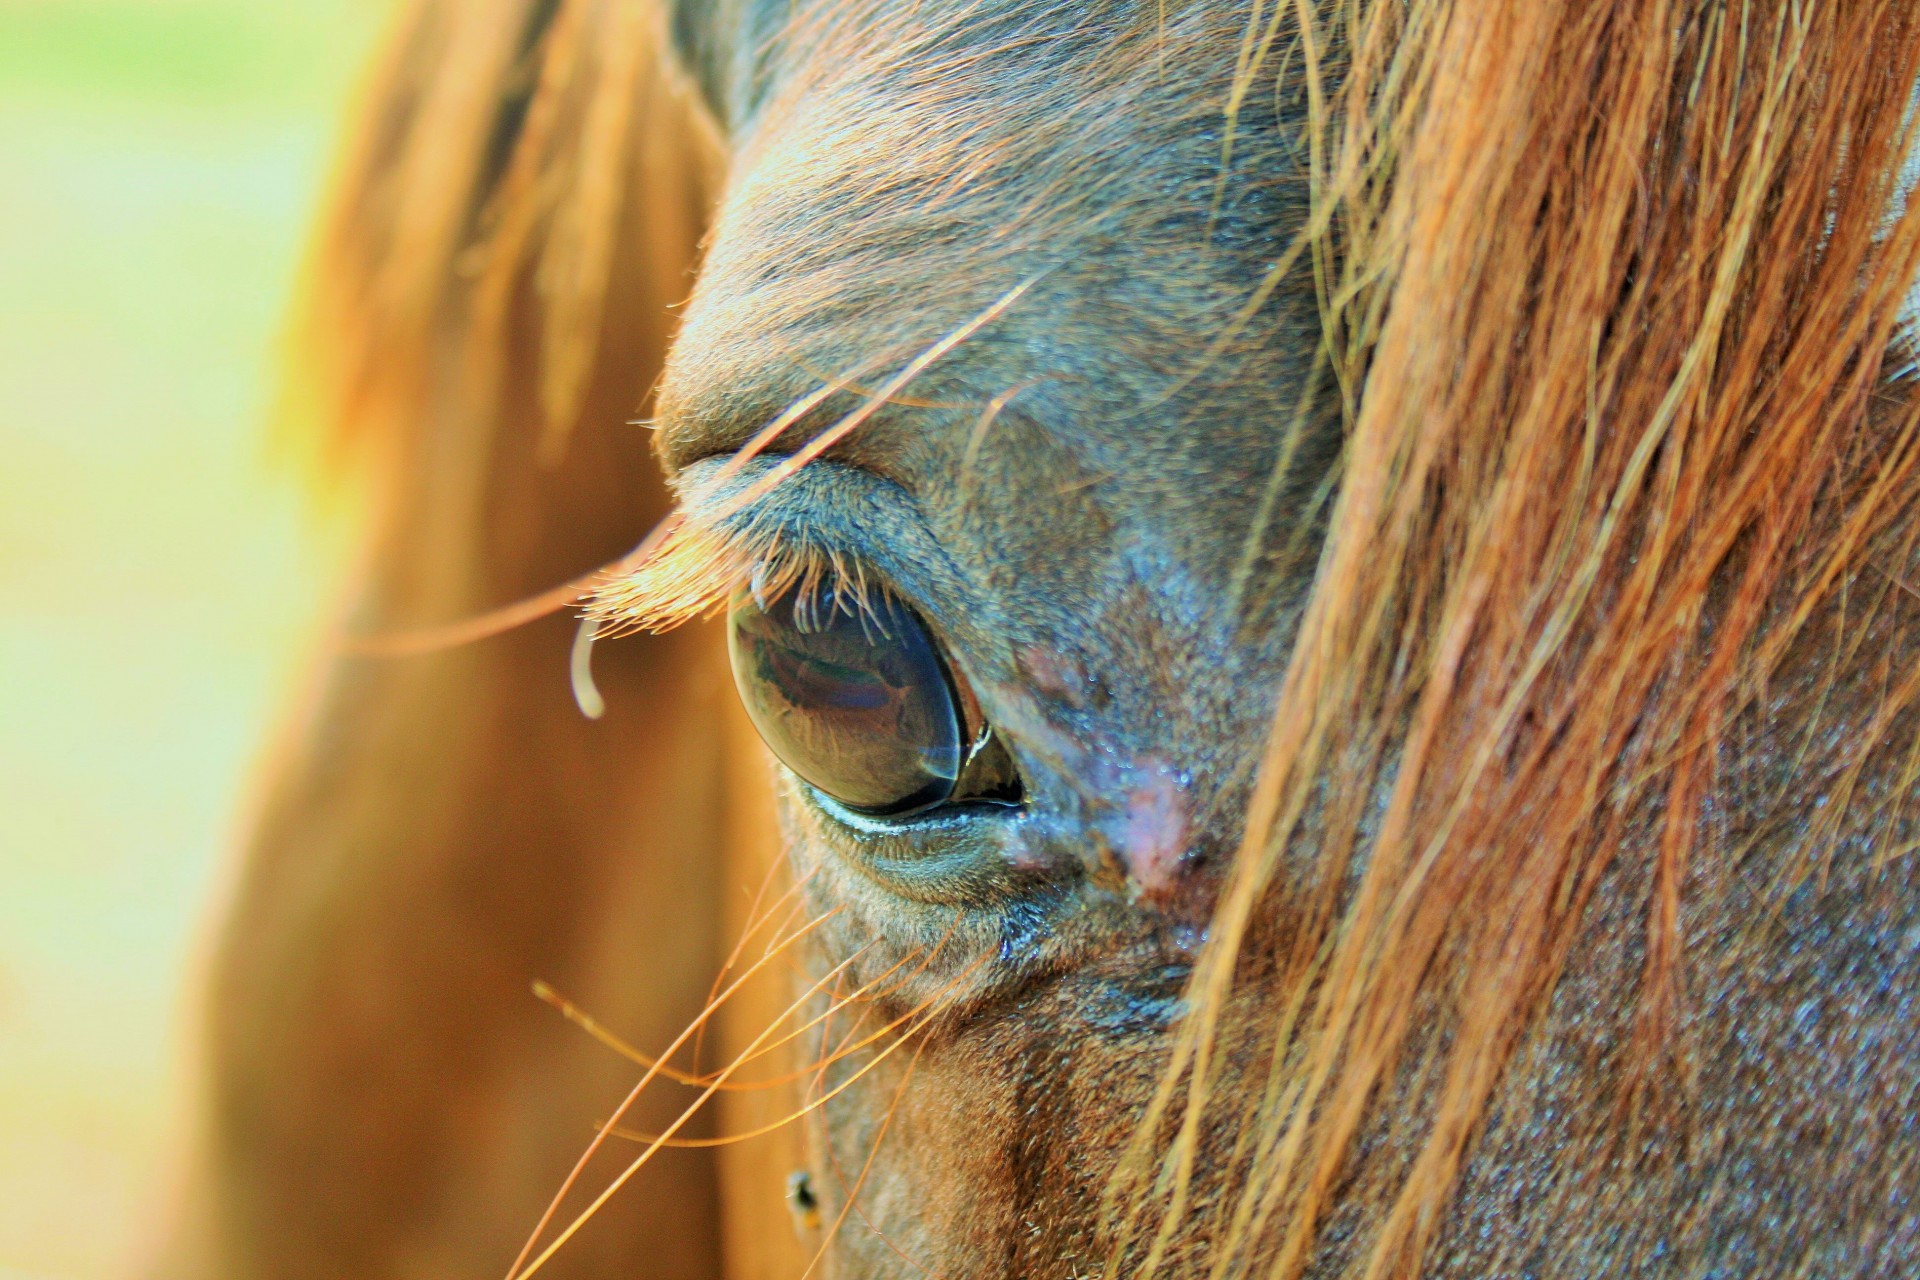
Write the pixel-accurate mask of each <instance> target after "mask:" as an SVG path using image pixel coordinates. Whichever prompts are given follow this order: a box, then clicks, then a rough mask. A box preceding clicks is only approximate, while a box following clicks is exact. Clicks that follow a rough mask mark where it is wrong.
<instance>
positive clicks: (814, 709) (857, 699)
mask: <svg viewBox="0 0 1920 1280" xmlns="http://www.w3.org/2000/svg"><path fill="white" fill-rule="evenodd" d="M727 641H728V651H729V654H730V656H731V657H732V660H733V678H734V682H735V684H737V685H738V686H739V689H740V698H741V701H742V702H744V703H745V704H746V710H747V716H748V718H749V719H751V720H752V721H753V726H754V728H755V729H757V730H759V732H760V737H761V738H762V740H764V741H765V742H766V744H767V747H768V749H769V750H771V751H772V752H773V754H774V755H775V756H776V757H777V758H778V759H779V760H780V762H781V763H782V764H784V765H786V766H787V768H789V769H791V770H793V772H794V773H796V774H798V775H799V776H800V777H801V778H802V779H804V780H805V781H807V782H808V783H811V784H812V785H813V786H814V787H815V788H817V789H818V790H819V791H821V792H823V793H824V794H826V795H828V796H830V797H832V798H833V799H834V800H836V801H838V802H839V803H840V804H842V805H844V806H846V807H847V808H848V809H851V810H853V811H854V812H856V813H861V814H868V815H873V816H901V815H905V814H911V813H916V812H918V811H920V810H923V809H928V808H931V807H933V806H934V805H937V804H940V803H941V802H943V801H945V800H947V799H949V798H950V797H952V796H953V794H954V789H955V786H956V784H957V783H958V782H959V780H960V777H961V772H962V770H963V769H964V768H965V767H966V765H967V763H968V760H969V758H970V757H971V756H972V755H973V754H975V752H974V751H973V750H972V748H973V747H974V742H975V740H974V738H973V737H972V736H970V733H969V726H968V725H967V723H966V713H965V709H964V708H963V706H962V702H961V698H960V696H959V693H958V691H957V689H956V687H955V683H954V680H953V677H952V676H951V675H950V674H949V672H948V669H947V665H946V663H945V661H944V660H943V659H942V658H941V655H940V650H939V648H938V646H937V645H936V644H935V643H934V639H933V637H932V635H931V634H929V632H928V630H927V627H926V624H924V623H923V622H921V621H920V619H919V617H918V616H917V615H916V614H915V613H914V612H913V610H912V609H910V608H908V607H907V606H906V605H905V604H902V603H901V602H900V601H898V600H896V599H894V598H893V597H892V596H891V595H890V594H886V593H875V594H874V595H872V596H871V597H870V598H868V599H866V600H863V601H858V602H856V601H854V600H852V599H850V598H848V597H847V596H846V595H844V594H842V593H839V592H836V591H835V590H834V588H833V587H831V586H821V587H817V588H815V589H813V590H809V591H804V592H803V591H799V590H789V591H786V592H784V593H783V594H781V595H780V596H778V597H776V598H775V599H772V600H769V601H761V600H759V599H757V598H756V597H755V596H754V594H753V593H752V592H751V591H742V592H740V593H739V594H738V595H737V596H736V597H735V598H734V600H733V603H732V607H731V608H730V609H729V611H728V618H727Z"/></svg>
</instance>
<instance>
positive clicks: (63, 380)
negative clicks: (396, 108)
mask: <svg viewBox="0 0 1920 1280" xmlns="http://www.w3.org/2000/svg"><path fill="white" fill-rule="evenodd" d="M384 8H385V6H384V5H383V4H382V3H380V0H0V1280H25V1278H27V1277H32V1278H34V1280H44V1278H58V1280H83V1278H90V1277H97V1276H108V1275H115V1274H123V1273H124V1271H125V1268H126V1263H127V1261H128V1259H129V1257H130V1256H131V1255H133V1254H135V1253H137V1252H138V1250H139V1248H140V1247H141V1244H142V1242H143V1240H144V1238H145V1237H146V1235H147V1233H148V1232H149V1231H150V1230H151V1225H150V1224H151V1218H152V1215H153V1213H154V1211H155V1208H156V1206H157V1204H158V1203H159V1202H160V1200H161V1198H163V1197H164V1193H165V1185H164V1183H165V1180H164V1173H163V1171H164V1169H165V1166H166V1157H167V1151H168V1148H169V1145H170V1144H171V1143H172V1142H174V1141H175V1140H177V1138H178V1131H179V1119H178V1117H179V1114H180V1112H181V1102H182V1100H183V1098H184V1089H183V1085H182V1080H183V1073H184V1070H185V1067H186V1056H185V1055H186V1051H187V1049H188V1048H189V1046H190V1043H191V1035H190V1028H191V1024H192V1017H193V1010H192V1008H191V1004H190V1001H189V1000H188V999H186V998H184V996H183V991H184V987H183V984H185V983H187V982H188V981H189V979H190V975H191V973H192V972H193V969H194V967H195V965H196V964H197V963H198V957H199V955H200V953H201V951H202V949H203V948H204V946H205V940H206V928H205V917H206V913H207V910H208V908H209V905H210V904H211V903H212V902H213V901H214V900H215V899H217V896H218V892H219V885H220V882H221V878H222V875H223V873H224V872H225V871H226V870H227V867H228V863H229V861H230V857H231V852H232V845H233V837H234V833H235V831H236V828H237V826H238V823H239V821H240V818H241V815H242V811H243V808H244V804H245V800H246V795H247V785H248V778H249V775H250V771H251V769H252V765H253V761H254V759H255V758H256V757H257V755H258V754H259V747H260V744H261V742H262V741H263V738H264V735H265V733H266V730H267V727H268V726H269V725H270V724H271V722H272V719H273V717H274V715H275V712H276V708H277V706H278V705H279V704H280V703H281V702H282V701H283V700H284V699H285V698H286V697H287V694H288V690H289V687H290V682H291V680H292V677H293V675H294V673H295V672H296V671H297V669H298V666H299V662H300V654H301V651H302V648H303V646H304V645H305V644H306V643H307V637H308V635H309V634H310V632H311V630H312V628H313V625H314V623H315V621H316V620H317V617H318V615H319V611H320V609H321V607H322V602H323V601H324V600H325V598H326V595H327V592H328V589H329V582H330V580H331V578H332V576H333V573H334V565H335V564H336V563H337V559H338V557H337V555H336V554H335V553H334V550H333V549H332V548H331V546H330V539H329V537H328V535H327V534H326V531H325V530H324V529H323V528H321V527H320V526H319V525H318V524H317V523H316V521H315V520H314V519H313V518H312V517H311V515H310V512H309V510H308V507H307V504H306V501H305V497H304V495H303V494H302V492H301V491H300V486H299V480H298V477H296V476H294V475H293V474H291V471H290V468H289V467H288V466H284V465H282V466H276V465H275V464H274V462H273V461H272V458H271V456H270V450H269V449H268V448H267V446H266V433H265V431H264V422H265V416H266V408H267V406H268V404H269V402H270V400H271V394H272V393H271V386H272V357H273V355H274V352H275V345H276V340H277V328H278V324H279V321H280V317H281V315H282V312H283V310H284V308H285V304H286V299H287V292H288V287H289V284H290V281H291V277H292V275H293V271H294V268H295V264H296V261H297V258H298V253H299V246H300V242H301V238H302V236H303V234H304V230H305V227H306V224H307V221H308V219H309V217H310V216H311V211H312V208H313V205H314V203H315V199H316V196H317V193H318V189H319V186H320V184H321V180H322V177H323V174H324V171H325V168H326V163H327V156H328V151H329V148H330V144H331V138H332V135H333V133H334V131H335V129H336V127H337V121H338V118H339V116H340V112H341V109H342V105H343V103H344V101H345V99H346V97H347V95H348V93H349V92H350V89H351V86H352V84H353V82H354V79H355V76H356V74H357V71H358V68H359V65H360V64H361V63H362V62H363V60H364V58H365V55H366V52H367V50H368V48H369V46H370V44H371V41H372V38H373V36H374V35H375V33H376V29H377V27H378V26H379V23H380V20H381V18H382V16H383V10H384ZM336 540H337V539H336Z"/></svg>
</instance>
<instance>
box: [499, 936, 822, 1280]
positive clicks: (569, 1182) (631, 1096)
mask: <svg viewBox="0 0 1920 1280" xmlns="http://www.w3.org/2000/svg"><path fill="white" fill-rule="evenodd" d="M839 912H840V908H838V907H835V908H834V909H833V910H831V911H828V912H826V913H825V914H824V915H820V916H817V917H816V918H814V919H813V920H812V921H810V922H809V923H808V924H807V925H806V926H805V927H803V928H801V929H800V930H798V931H797V932H796V933H794V935H793V936H792V937H791V938H789V939H788V940H787V943H786V944H785V945H791V944H792V943H794V942H798V941H799V940H800V939H801V938H803V937H805V936H806V935H807V934H808V933H811V932H812V931H813V930H814V929H817V928H819V927H820V926H821V925H823V924H825V923H826V922H827V921H828V920H831V919H832V918H833V917H834V916H836V915H838V914H839ZM858 955H860V952H858V951H856V952H855V953H854V956H850V957H848V959H847V960H846V961H843V962H842V963H843V964H850V963H852V960H853V958H854V957H857V956H858ZM772 960H773V954H772V953H769V954H768V955H766V956H763V957H762V958H761V959H760V960H758V961H756V962H755V963H754V964H753V966H752V967H750V968H749V969H748V970H747V971H746V972H745V973H743V974H741V975H740V977H739V978H738V979H736V980H735V981H734V983H733V984H732V985H731V986H729V987H728V988H727V989H726V990H725V991H724V992H722V993H721V995H720V998H719V999H717V1000H713V1001H710V1002H709V1003H708V1004H707V1007H706V1008H705V1009H702V1010H701V1011H700V1014H699V1016H697V1017H696V1018H694V1020H693V1022H692V1023H691V1024H689V1025H688V1026H687V1028H686V1029H685V1030H684V1031H682V1032H681V1033H680V1034H679V1035H678V1036H676V1037H675V1038H674V1041H673V1043H672V1044H670V1045H668V1046H667V1048H666V1052H664V1053H663V1054H661V1059H662V1060H663V1061H664V1060H665V1059H667V1058H671V1057H672V1056H673V1054H674V1052H675V1051H676V1050H678V1049H679V1048H680V1046H681V1045H683V1044H685V1043H686V1042H687V1040H688V1039H689V1038H690V1037H691V1036H692V1035H693V1034H694V1032H695V1030H696V1029H697V1028H699V1027H700V1026H701V1025H702V1024H704V1023H705V1022H706V1020H707V1019H708V1018H711V1017H712V1016H713V1015H714V1013H716V1012H717V1011H718V1010H719V1008H720V1006H721V1005H723V1004H725V1003H726V1001H727V999H728V997H730V996H732V995H733V993H734V992H736V991H738V990H739V989H740V987H741V986H742V984H744V983H745V982H746V981H747V980H748V979H750V978H751V977H753V975H754V974H755V973H757V972H758V971H759V970H760V969H761V968H762V967H764V966H765V965H767V964H769V963H771V962H772ZM783 1017H784V1015H783ZM776 1025H778V1024H777V1023H776ZM658 1074H660V1068H659V1066H658V1065H656V1066H653V1067H650V1068H648V1069H647V1073H646V1074H645V1075H643V1076H642V1077H640V1083H638V1084H636V1085H634V1086H633V1089H632V1091H631V1092H629V1093H628V1094H627V1096H626V1098H625V1099H624V1100H623V1101H622V1102H621V1103H620V1105H619V1106H618V1107H616V1108H615V1109H614V1112H613V1115H612V1116H611V1117H610V1118H609V1121H608V1123H610V1124H615V1123H618V1122H619V1120H620V1118H621V1117H622V1116H624V1115H625V1114H626V1113H627V1112H628V1111H629V1110H631V1109H632V1107H633V1104H634V1103H635V1102H636V1101H638V1100H639V1098H640V1094H641V1092H642V1091H643V1090H644V1089H645V1088H646V1087H647V1085H648V1084H650V1083H652V1081H653V1079H654V1077H655V1076H657V1075H658ZM605 1140H606V1133H605V1131H604V1130H602V1132H601V1133H600V1135H599V1136H597V1137H596V1138H594V1140H593V1141H592V1142H591V1143H589V1144H588V1146H587V1149H586V1151H584V1152H583V1153H581V1156H580V1158H579V1159H578V1160H577V1161H575V1162H574V1166H573V1169H572V1170H571V1171H570V1172H569V1173H568V1174H567V1176H566V1180H565V1181H563V1182H562V1183H561V1184H560V1190H559V1191H557V1192H555V1193H554V1196H553V1199H552V1201H551V1202H549V1203H548V1205H547V1209H546V1212H545V1213H543V1214H541V1215H540V1221H539V1222H538V1223H536V1224H535V1225H534V1228H533V1234H532V1235H530V1236H529V1237H527V1242H526V1244H524V1245H522V1246H521V1249H520V1253H519V1256H518V1257H516V1258H515V1259H514V1260H513V1265H512V1266H511V1267H510V1268H508V1270H507V1280H517V1278H518V1277H521V1276H523V1275H526V1274H531V1269H529V1271H528V1272H525V1273H523V1272H521V1270H520V1267H521V1264H522V1263H524V1262H525V1261H526V1259H527V1255H528V1254H529V1253H530V1252H532V1250H533V1247H534V1245H535V1244H537V1243H538V1242H539V1239H540V1235H541V1233H542V1232H544V1231H545V1230H546V1229H547V1224H548V1223H550V1222H551V1221H552V1220H553V1216H554V1214H555V1213H556V1212H558V1211H559V1208H560V1205H561V1203H562V1202H564V1201H565V1200H566V1198H567V1193H568V1192H570V1191H572V1190H573V1186H574V1184H575V1183H576V1182H578V1181H579V1179H580V1174H581V1172H582V1171H583V1170H585V1168H586V1167H587V1162H588V1161H590V1160H592V1159H593V1157H594V1154H595V1153H596V1152H597V1151H599V1149H600V1147H601V1145H602V1143H604V1142H605ZM631 1172H632V1171H631V1170H629V1174H628V1175H623V1176H622V1178H621V1181H623V1182H624V1181H625V1180H626V1177H627V1176H630V1174H631ZM599 1203H600V1202H599V1201H595V1207H598V1205H599ZM582 1220H583V1221H584V1219H582ZM578 1225H579V1223H578V1222H576V1223H575V1224H574V1226H573V1227H569V1228H568V1230H567V1234H568V1235H571V1234H572V1232H573V1231H574V1230H575V1229H576V1228H577V1227H578ZM562 1238H563V1239H564V1238H565V1237H562ZM551 1253H552V1250H551V1249H549V1250H548V1251H547V1253H546V1254H542V1255H541V1256H542V1257H543V1258H545V1257H547V1256H549V1255H551ZM536 1265H538V1264H536Z"/></svg>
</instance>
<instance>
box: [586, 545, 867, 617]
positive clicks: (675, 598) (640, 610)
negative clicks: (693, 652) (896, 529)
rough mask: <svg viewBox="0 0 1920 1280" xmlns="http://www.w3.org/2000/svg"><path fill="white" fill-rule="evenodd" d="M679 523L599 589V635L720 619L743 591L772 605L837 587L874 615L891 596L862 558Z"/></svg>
mask: <svg viewBox="0 0 1920 1280" xmlns="http://www.w3.org/2000/svg"><path fill="white" fill-rule="evenodd" d="M675 519H676V523H675V524H674V526H673V527H672V528H671V529H670V530H669V531H668V532H667V534H666V536H665V537H664V538H663V539H662V541H661V543H660V546H659V548H658V549H657V550H656V551H655V552H654V554H653V555H651V556H649V557H648V558H647V560H646V562H645V563H644V564H642V565H641V566H640V567H639V568H637V569H633V570H629V571H627V572H625V573H621V574H619V575H618V576H610V577H608V578H607V579H606V580H605V581H603V582H601V583H599V584H598V585H596V586H595V587H594V589H593V591H592V592H591V594H590V595H589V597H588V600H587V607H586V613H587V617H588V618H589V619H591V620H592V621H593V623H594V624H595V629H596V631H597V633H598V634H599V635H601V636H606V637H613V636H620V635H627V634H631V633H633V632H636V631H651V632H661V631H671V630H672V629H673V628H675V627H678V626H681V625H682V624H684V623H688V622H692V621H694V620H695V619H697V618H711V617H714V616H716V615H718V614H720V613H722V612H724V611H725V610H726V608H727V602H728V601H729V600H731V599H732V598H733V596H734V594H735V592H737V591H739V590H740V589H741V588H742V587H751V588H752V590H753V593H754V595H755V596H756V597H757V598H759V599H762V600H766V599H771V598H773V597H775V596H778V595H780V594H782V593H783V592H785V591H787V590H789V589H797V590H798V591H799V592H800V593H801V594H802V595H807V596H811V595H815V594H817V593H818V592H819V591H820V590H821V589H822V588H823V587H825V586H832V587H833V588H834V589H835V590H836V591H837V592H840V593H842V594H843V595H844V596H845V597H846V598H848V599H850V600H851V601H852V602H853V603H855V604H856V605H858V606H859V607H860V608H862V609H863V610H869V611H870V610H871V607H872V605H871V602H872V601H873V600H874V599H875V598H877V597H878V595H879V593H880V592H881V591H883V590H885V588H883V587H881V586H880V585H879V584H877V583H875V582H873V581H872V580H871V579H870V577H869V575H868V572H867V569H866V566H865V565H864V564H862V563H861V562H860V561H859V560H858V559H854V558H851V557H849V556H846V555H844V554H843V553H841V552H840V551H838V550H835V549H831V548H828V547H824V546H821V545H820V544H819V543H817V542H813V541H810V540H807V539H804V538H799V537H796V536H794V535H793V534H791V533H790V532H788V531H786V530H784V529H778V528H769V527H766V526H764V525H758V526H756V525H752V524H749V525H747V526H745V527H743V528H727V529H720V528H715V527H713V526H711V525H705V524H701V523H698V522H696V521H694V520H691V519H688V518H686V517H684V516H681V517H676V518H675Z"/></svg>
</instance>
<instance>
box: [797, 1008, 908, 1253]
mask: <svg viewBox="0 0 1920 1280" xmlns="http://www.w3.org/2000/svg"><path fill="white" fill-rule="evenodd" d="M929 1021H931V1020H930V1019H929ZM921 1025H922V1026H925V1025H926V1024H925V1023H922V1024H921ZM896 1043H897V1044H904V1043H906V1041H905V1038H904V1037H903V1038H902V1039H901V1040H900V1041H898V1042H896ZM891 1047H892V1046H889V1048H890V1049H891ZM925 1048H926V1042H925V1041H922V1042H921V1043H920V1046H919V1048H916V1049H915V1050H914V1051H913V1057H912V1058H910V1059H909V1060H908V1061H907V1069H906V1070H905V1071H904V1072H902V1073H901V1075H900V1083H899V1084H898V1085H897V1086H895V1088H894V1091H893V1101H892V1102H890V1103H889V1104H888V1105H887V1110H886V1113H885V1114H884V1115H882V1116H881V1117H880V1124H879V1127H878V1128H877V1129H876V1130H875V1132H874V1135H873V1143H872V1145H870V1146H869V1147H868V1148H867V1159H866V1163H865V1164H862V1165H861V1166H860V1176H859V1177H857V1178H855V1179H854V1180H853V1187H852V1189H851V1190H849V1191H848V1192H847V1197H846V1199H845V1200H844V1201H843V1202H842V1203H841V1205H840V1212H839V1213H838V1214H836V1215H834V1219H833V1225H832V1226H831V1227H828V1228H827V1233H826V1236H825V1238H823V1239H822V1240H821V1241H820V1248H819V1250H818V1251H816V1252H815V1253H814V1255H813V1261H812V1262H809V1263H808V1264H807V1269H806V1270H805V1271H803V1272H801V1273H800V1280H808V1277H809V1276H811V1275H812V1274H813V1273H814V1270H815V1268H817V1267H818V1266H819V1265H820V1262H821V1260H822V1259H823V1258H825V1257H826V1256H827V1250H828V1249H830V1248H832V1247H833V1241H834V1237H835V1236H837V1235H839V1234H840V1227H841V1224H842V1223H844V1222H846V1220H847V1211H848V1210H849V1209H851V1208H852V1207H853V1205H854V1202H855V1201H856V1200H858V1199H859V1198H860V1189H861V1188H862V1187H864V1186H866V1184H867V1175H868V1174H869V1173H871V1172H872V1171H873V1162H874V1160H875V1159H876V1158H878V1157H879V1155H880V1144H881V1143H882V1142H883V1141H885V1139H886V1136H887V1130H888V1129H889V1128H891V1127H892V1125H893V1117H894V1113H895V1112H897V1111H898V1110H899V1109H900V1099H901V1098H902V1097H904V1096H905V1095H906V1090H907V1083H908V1082H909V1081H910V1080H912V1079H913V1071H914V1068H915V1067H917V1066H919V1065H920V1054H921V1052H922V1051H923V1050H924V1049H925ZM876 1061H877V1059H876ZM824 1101H825V1099H822V1102H824ZM862 1216H864V1215H862ZM884 1238H885V1237H882V1239H884Z"/></svg>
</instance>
